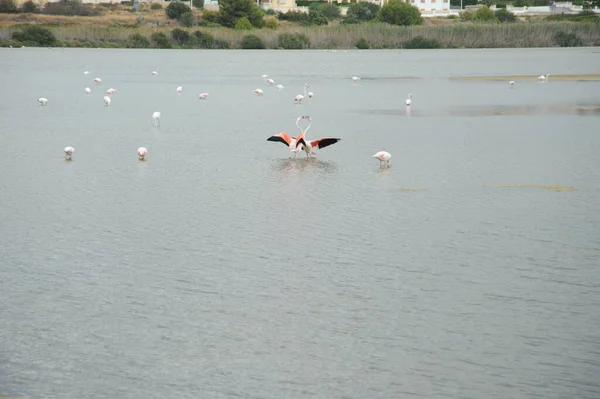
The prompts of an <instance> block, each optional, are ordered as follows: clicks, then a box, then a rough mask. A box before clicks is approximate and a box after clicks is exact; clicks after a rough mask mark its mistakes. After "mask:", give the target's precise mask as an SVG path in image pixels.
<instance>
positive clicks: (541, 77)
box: [538, 73, 550, 82]
mask: <svg viewBox="0 0 600 399" xmlns="http://www.w3.org/2000/svg"><path fill="white" fill-rule="evenodd" d="M549 77H550V74H549V73H547V74H546V76H544V75H540V76H538V80H539V81H540V82H546V81H547V80H548V78H549Z"/></svg>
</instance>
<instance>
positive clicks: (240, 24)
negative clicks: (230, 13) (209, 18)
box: [234, 17, 254, 30]
mask: <svg viewBox="0 0 600 399" xmlns="http://www.w3.org/2000/svg"><path fill="white" fill-rule="evenodd" d="M234 29H235V30H252V29H254V26H252V24H251V23H250V21H249V20H248V18H246V17H242V18H240V19H238V20H237V21H235V27H234Z"/></svg>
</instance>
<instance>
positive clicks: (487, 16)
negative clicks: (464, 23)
mask: <svg viewBox="0 0 600 399" xmlns="http://www.w3.org/2000/svg"><path fill="white" fill-rule="evenodd" d="M495 19H496V16H495V15H494V12H493V11H492V10H490V8H489V7H487V6H484V7H480V8H479V9H478V10H477V11H475V14H473V20H474V21H494V20H495Z"/></svg>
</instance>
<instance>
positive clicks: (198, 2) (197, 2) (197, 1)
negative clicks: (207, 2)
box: [192, 0, 204, 8]
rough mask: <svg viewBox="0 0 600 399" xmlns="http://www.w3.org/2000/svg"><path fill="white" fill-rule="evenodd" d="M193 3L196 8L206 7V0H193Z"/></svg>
mask: <svg viewBox="0 0 600 399" xmlns="http://www.w3.org/2000/svg"><path fill="white" fill-rule="evenodd" d="M192 5H193V6H194V7H196V8H204V0H192Z"/></svg>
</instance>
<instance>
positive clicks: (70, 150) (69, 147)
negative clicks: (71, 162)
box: [65, 146, 75, 159]
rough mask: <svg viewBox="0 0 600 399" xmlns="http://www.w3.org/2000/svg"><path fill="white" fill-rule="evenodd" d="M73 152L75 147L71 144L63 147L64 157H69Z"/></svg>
mask: <svg viewBox="0 0 600 399" xmlns="http://www.w3.org/2000/svg"><path fill="white" fill-rule="evenodd" d="M74 152H75V148H73V147H71V146H67V147H65V159H71V158H72V156H73V153H74Z"/></svg>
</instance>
